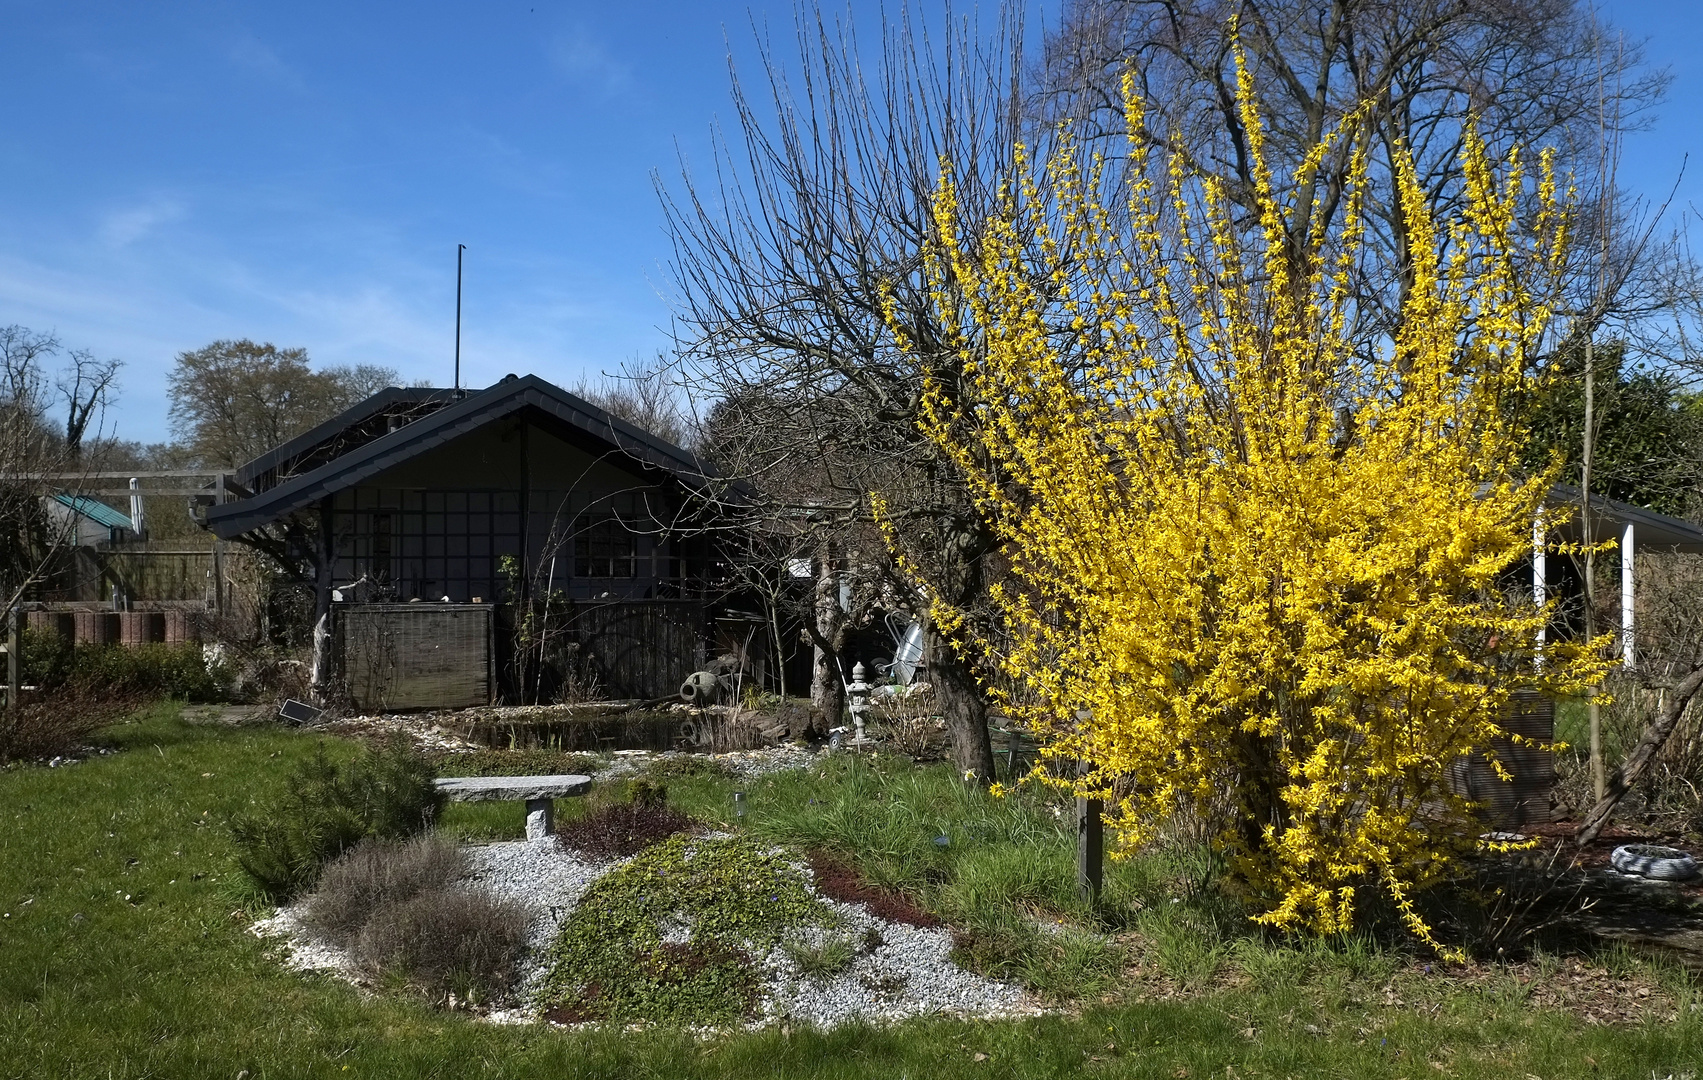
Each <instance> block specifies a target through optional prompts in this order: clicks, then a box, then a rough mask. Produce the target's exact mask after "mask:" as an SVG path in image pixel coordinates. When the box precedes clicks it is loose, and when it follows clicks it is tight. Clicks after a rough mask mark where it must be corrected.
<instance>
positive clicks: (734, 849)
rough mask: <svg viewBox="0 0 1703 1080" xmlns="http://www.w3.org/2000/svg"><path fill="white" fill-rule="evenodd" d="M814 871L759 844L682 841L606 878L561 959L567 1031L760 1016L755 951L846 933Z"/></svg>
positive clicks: (558, 1003) (564, 935)
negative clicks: (804, 934)
mask: <svg viewBox="0 0 1703 1080" xmlns="http://www.w3.org/2000/svg"><path fill="white" fill-rule="evenodd" d="M835 921H836V920H835V917H834V915H833V912H832V910H831V909H830V908H828V906H827V905H825V904H823V903H822V902H821V901H819V900H817V899H815V898H814V897H812V896H811V895H810V893H809V891H808V890H807V888H806V887H805V877H804V874H803V872H802V871H801V870H800V869H798V867H796V866H795V865H793V864H792V863H791V862H790V861H789V860H788V859H787V858H786V857H785V856H784V855H782V854H779V853H776V852H773V851H770V850H768V849H767V847H766V845H763V844H760V843H758V842H756V841H754V840H752V839H750V838H748V837H727V838H718V839H696V838H691V837H684V836H676V837H672V838H670V839H668V840H664V841H663V842H661V843H659V844H656V845H654V846H652V847H649V848H647V849H645V850H644V851H642V852H640V853H639V854H638V855H636V856H634V858H633V859H632V861H630V862H628V863H626V864H624V865H622V866H620V867H617V868H616V869H615V870H613V871H611V872H610V873H608V874H606V875H605V876H603V877H601V878H599V879H598V880H597V882H596V883H594V884H593V885H592V886H591V888H590V889H589V890H587V892H586V894H585V896H584V897H583V898H582V899H581V901H580V904H579V906H578V907H577V908H575V909H574V912H573V914H572V915H571V916H570V917H569V918H568V921H567V922H566V923H565V924H564V925H563V927H562V931H561V934H560V936H559V937H558V938H557V939H556V941H555V943H554V944H553V945H552V946H551V948H550V964H551V972H550V975H549V976H548V978H547V980H546V982H545V985H544V988H543V991H542V993H541V997H540V1000H541V1001H542V1002H543V1004H544V1005H545V1006H546V1008H547V1009H548V1010H549V1015H551V1016H553V1017H555V1018H558V1019H562V1020H603V1019H618V1020H648V1021H651V1022H655V1023H670V1024H715V1023H726V1022H729V1021H734V1020H739V1019H743V1018H744V1017H746V1016H747V1015H749V1014H750V1012H751V1011H752V1009H753V1008H754V1007H755V1005H756V1000H757V998H756V995H757V990H758V983H759V979H758V976H757V973H756V971H755V969H754V967H753V956H752V950H753V949H755V950H762V951H766V950H767V948H769V947H771V946H773V945H775V944H777V943H779V942H780V941H781V940H782V939H783V938H784V937H785V936H786V934H787V932H788V931H790V930H794V929H797V928H800V927H805V926H819V927H820V926H830V925H833V924H834V922H835Z"/></svg>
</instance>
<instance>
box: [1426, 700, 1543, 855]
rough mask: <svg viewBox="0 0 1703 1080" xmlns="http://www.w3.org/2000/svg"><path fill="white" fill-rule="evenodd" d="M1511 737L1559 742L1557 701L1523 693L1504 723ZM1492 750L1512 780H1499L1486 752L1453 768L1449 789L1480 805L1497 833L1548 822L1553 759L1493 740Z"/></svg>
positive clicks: (1538, 751) (1531, 748)
mask: <svg viewBox="0 0 1703 1080" xmlns="http://www.w3.org/2000/svg"><path fill="white" fill-rule="evenodd" d="M1503 727H1505V728H1506V729H1507V730H1508V731H1509V733H1510V734H1513V735H1519V736H1523V737H1525V738H1527V739H1533V740H1536V741H1537V742H1540V743H1551V742H1554V741H1555V702H1554V701H1553V700H1552V699H1550V698H1548V697H1546V696H1544V695H1542V694H1539V693H1536V692H1535V691H1520V692H1517V693H1515V694H1514V695H1513V700H1512V701H1511V702H1510V703H1509V712H1508V718H1507V719H1506V720H1505V721H1504V722H1503ZM1488 749H1490V750H1492V751H1494V752H1495V754H1496V757H1497V759H1498V760H1499V761H1501V763H1502V767H1503V768H1504V769H1506V770H1507V772H1508V774H1509V776H1510V777H1511V779H1509V780H1503V779H1502V778H1501V777H1499V776H1497V775H1496V770H1495V769H1494V768H1493V767H1492V766H1491V764H1490V762H1488V761H1486V760H1485V759H1484V755H1483V754H1482V753H1479V754H1471V755H1468V756H1467V757H1463V758H1461V759H1460V760H1458V761H1456V762H1455V763H1454V764H1453V765H1452V766H1450V768H1449V774H1448V780H1449V788H1450V789H1451V790H1452V791H1454V792H1456V793H1457V794H1460V795H1465V796H1466V797H1467V798H1469V799H1471V800H1473V801H1474V802H1476V803H1478V804H1480V810H1479V813H1480V815H1481V816H1482V817H1483V818H1484V820H1485V821H1486V822H1488V823H1489V824H1490V825H1492V826H1494V827H1496V828H1498V829H1508V830H1514V829H1520V828H1523V827H1525V826H1527V825H1539V824H1544V823H1547V822H1548V821H1549V820H1550V809H1549V794H1550V791H1551V790H1552V789H1553V788H1554V787H1555V754H1554V753H1553V752H1552V751H1549V750H1543V749H1539V748H1538V747H1535V746H1522V745H1519V744H1517V743H1515V742H1514V741H1513V740H1512V739H1508V738H1502V739H1496V740H1494V741H1493V742H1492V743H1491V745H1490V747H1488Z"/></svg>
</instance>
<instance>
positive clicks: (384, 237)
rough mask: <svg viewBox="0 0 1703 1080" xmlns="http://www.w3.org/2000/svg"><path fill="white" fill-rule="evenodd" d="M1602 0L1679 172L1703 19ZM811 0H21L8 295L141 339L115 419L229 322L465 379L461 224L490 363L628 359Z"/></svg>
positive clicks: (645, 347) (1636, 157) (6, 126)
mask: <svg viewBox="0 0 1703 1080" xmlns="http://www.w3.org/2000/svg"><path fill="white" fill-rule="evenodd" d="M856 7H857V9H858V14H857V18H858V21H859V25H860V27H862V26H864V25H866V23H867V24H868V25H869V27H870V29H869V30H866V31H865V33H866V35H868V34H870V33H871V31H872V30H873V24H874V21H875V19H876V17H877V13H878V10H879V9H878V7H877V5H876V4H874V3H867V4H864V3H860V4H858V5H856ZM1056 9H1057V6H1056V4H1051V3H1049V4H1047V5H1046V7H1045V11H1046V12H1047V13H1048V14H1049V16H1050V13H1051V12H1053V11H1056ZM925 10H928V9H927V8H926V7H925ZM1602 10H1603V12H1604V14H1605V16H1606V17H1607V18H1609V19H1610V20H1612V21H1613V22H1615V23H1616V24H1618V25H1620V26H1623V27H1624V28H1625V29H1626V30H1628V31H1629V33H1630V34H1631V35H1632V36H1634V37H1649V38H1650V41H1649V44H1648V49H1649V52H1650V56H1651V59H1652V60H1653V61H1655V62H1656V63H1657V64H1666V65H1670V66H1671V67H1672V69H1673V73H1674V76H1675V81H1674V86H1673V90H1672V93H1671V95H1670V98H1669V100H1668V102H1667V104H1666V105H1665V106H1664V107H1663V110H1662V113H1661V117H1660V119H1659V120H1658V122H1657V125H1656V127H1655V128H1654V130H1652V131H1651V132H1648V133H1644V134H1640V135H1637V136H1634V137H1633V138H1632V139H1631V140H1630V141H1629V142H1628V144H1627V147H1626V155H1625V162H1624V165H1623V171H1622V179H1623V183H1625V184H1626V185H1627V186H1631V187H1634V188H1639V189H1642V190H1646V191H1649V192H1650V193H1652V194H1665V193H1666V190H1667V188H1668V187H1669V186H1670V185H1671V184H1672V182H1673V179H1674V177H1675V176H1676V175H1677V174H1678V171H1679V167H1680V161H1681V159H1682V157H1683V156H1684V154H1685V152H1686V151H1687V150H1689V149H1693V148H1703V67H1700V66H1699V64H1700V61H1699V54H1700V52H1703V28H1700V27H1699V25H1698V23H1699V20H1697V19H1695V18H1693V17H1692V9H1691V5H1689V4H1675V3H1655V2H1632V0H1623V2H1615V3H1608V4H1605V5H1604V6H1603V8H1602ZM791 11H792V8H791V4H790V3H781V4H769V5H767V6H764V5H762V4H748V3H717V2H704V3H690V2H676V3H651V4H628V5H621V4H608V3H601V4H591V3H549V2H545V0H521V2H518V3H509V2H506V0H504V2H487V3H481V4H467V5H448V4H432V3H410V4H376V3H361V4H352V3H344V4H337V5H330V4H325V5H318V4H312V5H310V4H303V3H291V4H243V3H234V4H203V3H175V4H169V5H168V4H136V3H123V4H119V3H113V4H99V5H96V4H83V3H65V2H58V3H42V4H17V3H3V2H0V324H6V323H21V324H23V325H25V326H29V327H32V328H35V329H38V330H49V329H51V330H55V331H57V332H58V334H59V336H60V337H61V339H62V340H63V341H64V342H65V343H66V344H67V345H68V346H73V347H86V348H90V349H93V350H94V351H95V352H96V353H98V354H100V355H102V356H117V357H120V358H122V359H123V360H125V362H126V365H127V366H126V368H125V371H124V375H123V389H122V396H121V398H120V400H119V403H118V408H117V410H116V411H115V413H114V414H113V415H112V416H111V417H109V420H110V421H115V422H116V425H117V429H118V433H119V434H120V435H122V436H124V437H127V438H135V439H142V440H145V441H155V440H160V439H164V438H166V437H167V435H168V434H169V432H168V430H167V424H166V404H165V393H164V384H165V374H166V372H167V371H168V370H169V369H170V367H171V363H172V359H173V357H174V356H175V354H176V353H178V352H179V351H182V350H184V349H192V348H196V347H199V346H201V345H204V344H206V343H207V342H209V341H212V340H214V339H216V338H221V337H249V338H253V339H255V340H260V341H272V342H275V343H276V344H278V345H280V346H286V345H299V346H303V347H305V348H307V350H308V351H309V353H310V355H311V356H312V357H313V359H314V360H315V361H316V362H319V363H362V362H366V363H379V364H384V365H388V366H391V367H395V368H397V369H399V370H400V371H401V372H402V373H403V374H404V375H405V376H411V377H414V378H416V379H419V380H422V381H431V382H436V383H440V384H442V383H444V382H447V380H448V378H449V375H450V366H451V358H452V347H453V331H454V301H455V245H456V244H457V243H458V242H459V243H465V244H467V246H468V251H467V273H466V300H465V314H464V331H463V346H462V356H463V367H464V381H465V382H467V383H468V384H470V385H475V386H477V385H484V384H486V383H489V382H491V381H494V380H495V379H497V378H499V377H501V376H502V375H503V374H504V373H505V372H509V371H517V372H525V371H533V372H536V373H538V374H540V375H542V376H544V377H546V378H550V379H553V380H556V381H559V382H564V383H569V384H571V383H573V382H574V381H575V380H577V379H578V378H579V377H580V376H581V375H587V374H589V375H593V376H595V375H596V373H597V372H599V371H601V370H612V369H614V368H616V367H617V366H619V365H620V363H621V362H622V361H623V360H625V359H628V358H631V357H633V356H635V355H641V354H649V353H651V352H654V351H655V350H656V349H658V348H660V347H663V346H664V345H665V344H666V342H667V322H668V318H669V311H670V309H669V304H668V301H667V294H668V292H669V281H668V274H667V267H666V263H667V259H668V255H669V249H668V242H667V237H666V235H665V233H664V231H663V220H662V214H661V211H660V209H659V206H658V202H657V199H656V196H655V194H654V191H653V188H652V183H651V174H652V172H653V171H660V172H661V173H662V175H663V176H664V177H665V179H667V180H668V181H669V182H671V183H672V182H674V181H675V178H676V177H677V176H678V165H677V162H678V154H679V153H684V154H685V155H686V157H687V158H688V159H689V160H690V161H691V162H692V163H693V164H694V165H697V166H700V167H704V166H707V165H708V154H709V138H708V136H709V131H710V126H711V124H712V123H713V122H714V121H715V120H716V119H717V118H718V117H722V118H725V117H727V116H728V114H729V111H730V110H729V99H728V80H727V46H726V42H731V44H732V46H733V48H734V52H735V57H736V59H738V60H740V61H741V66H742V70H746V71H750V70H751V68H752V66H753V65H752V60H753V55H752V54H753V48H752V30H751V25H752V22H753V20H755V21H756V22H758V23H759V24H762V23H765V22H767V23H768V24H769V25H770V27H771V29H772V31H773V32H774V33H775V34H776V36H777V37H784V36H785V35H786V34H787V33H789V32H790V26H791ZM1694 201H1695V202H1697V203H1699V204H1703V160H1695V161H1693V162H1692V164H1691V168H1690V170H1689V175H1688V177H1687V180H1686V182H1685V183H1684V185H1683V188H1682V191H1681V195H1680V199H1679V201H1678V204H1677V205H1678V207H1679V208H1680V209H1684V208H1686V207H1688V206H1689V204H1690V203H1691V202H1694Z"/></svg>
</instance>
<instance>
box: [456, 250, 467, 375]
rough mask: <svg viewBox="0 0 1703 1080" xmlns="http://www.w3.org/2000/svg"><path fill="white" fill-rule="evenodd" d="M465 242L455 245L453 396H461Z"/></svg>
mask: <svg viewBox="0 0 1703 1080" xmlns="http://www.w3.org/2000/svg"><path fill="white" fill-rule="evenodd" d="M466 250H467V245H466V244H457V245H455V396H456V397H460V396H461V253H462V252H464V251H466Z"/></svg>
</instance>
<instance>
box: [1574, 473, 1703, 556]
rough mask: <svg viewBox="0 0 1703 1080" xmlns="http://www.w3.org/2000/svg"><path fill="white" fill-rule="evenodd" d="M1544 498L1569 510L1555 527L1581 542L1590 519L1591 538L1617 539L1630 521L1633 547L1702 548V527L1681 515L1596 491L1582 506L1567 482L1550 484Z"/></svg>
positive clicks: (1640, 549)
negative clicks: (1609, 496) (1605, 496)
mask: <svg viewBox="0 0 1703 1080" xmlns="http://www.w3.org/2000/svg"><path fill="white" fill-rule="evenodd" d="M1545 502H1546V504H1547V505H1549V506H1555V507H1563V506H1565V507H1568V508H1570V509H1571V510H1572V512H1573V513H1572V517H1571V518H1569V519H1568V520H1567V521H1565V522H1563V523H1561V524H1560V525H1559V526H1557V527H1556V529H1555V530H1554V531H1555V533H1556V535H1558V536H1559V537H1560V538H1561V539H1562V540H1565V541H1571V542H1575V543H1578V542H1582V541H1583V540H1584V539H1585V528H1584V526H1585V523H1586V522H1587V521H1589V523H1590V527H1591V529H1590V532H1591V538H1592V539H1593V540H1618V539H1620V538H1621V537H1622V536H1623V535H1624V534H1625V532H1626V527H1627V526H1628V525H1630V526H1632V545H1633V550H1635V551H1682V552H1693V553H1695V552H1703V529H1700V528H1698V527H1697V526H1696V525H1693V524H1692V523H1691V522H1689V521H1683V520H1681V519H1680V518H1674V517H1668V516H1667V515H1666V514H1658V513H1656V512H1655V511H1654V510H1646V509H1644V508H1643V507H1642V506H1633V505H1632V504H1631V503H1623V502H1616V501H1615V500H1613V499H1605V498H1602V497H1601V496H1597V495H1593V496H1591V500H1590V505H1589V506H1588V507H1581V505H1580V497H1579V489H1578V488H1576V487H1573V486H1571V485H1568V484H1557V485H1555V487H1553V488H1551V489H1550V493H1549V498H1548V499H1546V500H1545Z"/></svg>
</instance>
